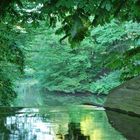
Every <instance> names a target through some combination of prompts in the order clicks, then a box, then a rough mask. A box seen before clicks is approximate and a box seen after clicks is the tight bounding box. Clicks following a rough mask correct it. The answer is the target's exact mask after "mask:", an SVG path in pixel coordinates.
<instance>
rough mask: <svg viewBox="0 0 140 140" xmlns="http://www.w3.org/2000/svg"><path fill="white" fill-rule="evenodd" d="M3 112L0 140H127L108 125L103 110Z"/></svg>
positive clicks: (70, 108)
mask: <svg viewBox="0 0 140 140" xmlns="http://www.w3.org/2000/svg"><path fill="white" fill-rule="evenodd" d="M0 112H1V113H0V125H1V127H0V140H126V138H125V137H124V136H123V135H121V133H120V132H119V131H116V130H115V129H114V128H113V127H112V126H111V125H110V123H108V118H107V116H106V113H105V111H104V110H103V109H102V108H95V107H88V106H67V107H66V106H65V107H62V106H60V107H45V108H23V109H21V108H20V109H17V108H15V110H11V111H9V110H8V111H7V112H4V113H2V109H0ZM114 138H115V139H114Z"/></svg>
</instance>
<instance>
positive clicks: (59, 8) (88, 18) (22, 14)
mask: <svg viewBox="0 0 140 140" xmlns="http://www.w3.org/2000/svg"><path fill="white" fill-rule="evenodd" d="M0 5H1V6H0V9H1V10H2V13H3V14H1V15H4V14H5V13H8V15H9V16H10V17H13V19H15V20H16V22H17V21H18V22H17V23H18V24H23V23H27V22H28V23H29V22H30V23H31V22H32V23H33V24H37V23H38V22H39V21H40V20H47V21H49V24H50V26H52V27H53V26H56V23H57V22H58V21H60V22H61V28H60V29H59V30H58V31H57V33H61V32H64V33H65V35H64V37H62V39H61V41H62V40H63V39H65V38H67V37H68V39H69V42H71V44H72V43H77V42H79V41H81V40H83V39H84V37H85V36H86V35H87V33H88V30H89V29H90V27H91V26H96V25H99V24H104V23H106V22H109V21H111V20H112V19H113V18H117V19H119V20H135V21H138V22H139V21H140V1H139V0H133V1H132V0H94V1H93V0H67V1H65V0H28V1H26V0H22V1H21V0H13V1H12V0H8V1H4V0H2V1H1V4H0ZM19 21H20V22H19Z"/></svg>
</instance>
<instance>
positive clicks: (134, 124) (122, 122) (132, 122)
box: [107, 111, 140, 140]
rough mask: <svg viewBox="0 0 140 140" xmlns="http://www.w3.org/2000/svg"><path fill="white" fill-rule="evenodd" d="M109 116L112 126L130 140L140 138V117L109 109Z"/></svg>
mask: <svg viewBox="0 0 140 140" xmlns="http://www.w3.org/2000/svg"><path fill="white" fill-rule="evenodd" d="M107 116H108V119H109V122H110V123H111V124H112V126H113V127H114V128H115V129H116V130H118V131H120V132H121V133H122V134H123V135H124V136H125V137H126V138H127V139H128V140H139V139H140V118H138V117H132V116H129V115H126V114H122V113H117V112H114V111H107Z"/></svg>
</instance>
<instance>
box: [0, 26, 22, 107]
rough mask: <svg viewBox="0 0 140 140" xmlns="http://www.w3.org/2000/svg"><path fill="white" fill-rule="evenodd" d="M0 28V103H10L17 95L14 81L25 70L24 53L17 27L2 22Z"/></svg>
mask: <svg viewBox="0 0 140 140" xmlns="http://www.w3.org/2000/svg"><path fill="white" fill-rule="evenodd" d="M0 30H1V32H0V105H8V104H11V102H12V100H13V99H14V98H15V97H16V93H15V92H14V90H13V88H12V87H13V83H12V81H13V80H14V79H15V78H17V76H19V74H20V73H21V72H23V63H24V55H23V53H22V51H21V49H20V48H18V41H19V40H21V39H20V37H19V33H18V31H16V28H15V29H14V28H13V27H11V26H9V25H7V24H5V23H1V24H0ZM13 36H14V37H13ZM17 40H18V41H17Z"/></svg>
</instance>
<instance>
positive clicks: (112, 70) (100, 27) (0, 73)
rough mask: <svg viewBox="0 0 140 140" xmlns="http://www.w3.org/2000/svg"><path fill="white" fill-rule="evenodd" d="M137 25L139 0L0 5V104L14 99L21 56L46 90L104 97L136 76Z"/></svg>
mask: <svg viewBox="0 0 140 140" xmlns="http://www.w3.org/2000/svg"><path fill="white" fill-rule="evenodd" d="M42 20H44V22H45V23H44V22H43V24H42ZM139 21H140V1H139V0H134V1H132V0H127V1H126V0H111V1H110V0H95V1H93V0H67V1H65V0H6V1H5V0H1V1H0V31H1V32H0V105H6V104H9V103H11V102H12V100H13V98H14V97H15V96H16V94H15V92H14V90H13V81H14V80H15V79H16V78H17V77H18V76H19V75H20V74H21V73H23V70H24V53H25V54H26V56H27V57H28V58H27V61H26V64H27V67H31V68H33V69H34V70H35V74H34V75H35V76H36V77H37V78H39V79H40V81H41V84H42V85H43V88H46V89H47V90H49V91H61V92H62V91H63V92H71V93H75V92H92V93H97V94H100V93H105V94H106V93H108V91H110V90H111V89H112V88H113V87H115V86H117V85H119V84H120V83H121V82H123V81H125V80H128V79H131V78H133V77H135V76H137V75H139V73H140V61H139V59H140V56H139V53H140V26H139V25H140V24H139ZM48 26H49V27H48ZM37 27H39V28H37ZM50 27H51V28H50ZM29 32H32V34H31V35H30V34H29ZM25 33H27V34H25ZM55 34H58V35H57V36H56V35H55ZM27 36H28V38H27ZM25 41H26V45H24V42H25ZM80 42H81V43H80ZM75 46H77V47H75ZM72 47H73V49H72ZM74 47H75V48H74ZM23 50H24V51H23ZM29 57H30V58H29ZM27 69H28V68H27Z"/></svg>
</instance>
